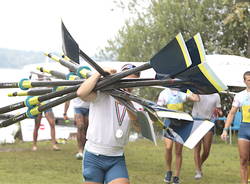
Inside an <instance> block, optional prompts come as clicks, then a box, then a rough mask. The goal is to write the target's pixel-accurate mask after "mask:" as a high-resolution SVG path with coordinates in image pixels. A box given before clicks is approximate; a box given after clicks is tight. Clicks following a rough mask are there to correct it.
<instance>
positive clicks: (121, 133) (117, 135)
mask: <svg viewBox="0 0 250 184" xmlns="http://www.w3.org/2000/svg"><path fill="white" fill-rule="evenodd" d="M122 136H123V131H122V129H120V128H119V129H117V130H116V132H115V137H116V138H118V139H120V138H122Z"/></svg>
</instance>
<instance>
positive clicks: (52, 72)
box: [36, 66, 67, 80]
mask: <svg viewBox="0 0 250 184" xmlns="http://www.w3.org/2000/svg"><path fill="white" fill-rule="evenodd" d="M36 69H37V70H39V71H40V72H43V73H48V74H50V75H52V76H54V77H56V78H58V79H63V80H66V79H67V78H66V74H64V73H62V72H58V71H56V70H48V69H45V68H44V67H39V66H38V67H36Z"/></svg>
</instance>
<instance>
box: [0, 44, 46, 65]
mask: <svg viewBox="0 0 250 184" xmlns="http://www.w3.org/2000/svg"><path fill="white" fill-rule="evenodd" d="M45 59H46V57H45V56H44V55H43V52H35V51H22V50H12V49H4V48H0V68H13V69H17V68H22V67H23V66H24V65H27V64H34V63H42V62H44V60H45Z"/></svg>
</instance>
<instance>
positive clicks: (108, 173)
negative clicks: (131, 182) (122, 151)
mask: <svg viewBox="0 0 250 184" xmlns="http://www.w3.org/2000/svg"><path fill="white" fill-rule="evenodd" d="M83 177H84V179H85V181H87V182H96V183H104V182H105V183H109V182H110V181H112V180H114V179H117V178H128V170H127V167H126V163H125V157H124V155H123V156H104V155H96V154H93V153H90V152H88V151H85V153H84V159H83Z"/></svg>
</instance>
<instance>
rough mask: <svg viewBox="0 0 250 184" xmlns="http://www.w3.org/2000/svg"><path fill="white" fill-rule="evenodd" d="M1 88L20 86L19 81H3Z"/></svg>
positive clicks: (0, 84)
mask: <svg viewBox="0 0 250 184" xmlns="http://www.w3.org/2000/svg"><path fill="white" fill-rule="evenodd" d="M0 88H18V82H1V83H0Z"/></svg>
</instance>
